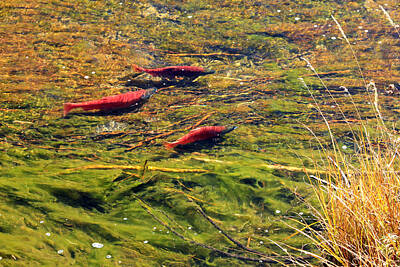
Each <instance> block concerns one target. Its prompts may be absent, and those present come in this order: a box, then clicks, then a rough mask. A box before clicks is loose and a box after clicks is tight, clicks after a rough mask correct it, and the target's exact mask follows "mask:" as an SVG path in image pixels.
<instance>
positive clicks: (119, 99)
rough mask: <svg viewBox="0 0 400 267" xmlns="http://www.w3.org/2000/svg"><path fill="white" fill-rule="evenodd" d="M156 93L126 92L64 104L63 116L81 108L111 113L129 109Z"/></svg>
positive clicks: (153, 90)
mask: <svg viewBox="0 0 400 267" xmlns="http://www.w3.org/2000/svg"><path fill="white" fill-rule="evenodd" d="M156 91H157V89H156V88H152V89H148V90H138V91H134V92H128V93H124V94H120V95H112V96H106V97H103V98H101V99H98V100H92V101H86V102H80V103H65V104H64V116H66V115H67V114H68V113H69V112H70V111H71V110H72V109H76V108H82V109H83V110H94V109H97V110H102V111H112V110H118V109H124V108H129V107H131V106H133V105H135V104H138V103H140V102H142V101H145V100H147V99H149V98H150V96H152V95H153V94H154V93H155V92H156Z"/></svg>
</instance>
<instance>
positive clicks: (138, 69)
mask: <svg viewBox="0 0 400 267" xmlns="http://www.w3.org/2000/svg"><path fill="white" fill-rule="evenodd" d="M132 67H133V68H134V69H135V71H137V72H144V71H145V69H144V68H142V67H139V66H138V65H136V64H132Z"/></svg>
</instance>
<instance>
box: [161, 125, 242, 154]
mask: <svg viewBox="0 0 400 267" xmlns="http://www.w3.org/2000/svg"><path fill="white" fill-rule="evenodd" d="M234 129H236V126H230V127H227V126H204V127H199V128H196V129H194V130H191V131H190V132H189V133H188V134H186V135H184V136H182V137H181V138H179V139H178V140H176V141H175V142H172V143H165V144H164V145H165V147H167V148H169V149H172V148H174V147H176V146H177V145H186V144H190V143H194V142H197V141H202V140H207V139H210V138H215V137H219V136H221V135H223V134H226V133H229V132H230V131H233V130H234Z"/></svg>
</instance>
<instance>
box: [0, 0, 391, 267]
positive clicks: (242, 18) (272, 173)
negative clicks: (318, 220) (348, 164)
mask: <svg viewBox="0 0 400 267" xmlns="http://www.w3.org/2000/svg"><path fill="white" fill-rule="evenodd" d="M120 3H121V4H120ZM387 3H388V5H389V7H392V8H395V7H396V6H395V4H396V2H395V1H387ZM343 5H345V7H346V8H343ZM366 5H367V7H364V6H366ZM0 7H1V8H0V12H1V14H2V18H1V21H0V34H1V36H2V39H1V41H0V51H1V53H2V58H1V59H0V67H1V68H2V69H3V70H4V72H3V73H2V74H1V75H0V93H1V97H2V99H4V101H2V102H1V103H0V121H1V123H0V159H1V160H0V167H1V169H0V199H1V204H0V241H1V243H2V244H4V245H3V246H2V248H1V249H0V256H1V257H2V259H1V261H0V263H1V264H2V265H5V266H26V265H27V264H29V265H30V266H57V265H59V266H68V265H71V266H98V265H100V266H118V265H122V266H160V265H165V266H192V265H201V266H228V265H236V266H238V265H240V266H245V265H246V264H248V265H253V264H252V263H250V262H240V261H238V260H237V259H231V258H223V257H220V256H219V255H218V254H216V253H213V252H210V251H209V250H206V249H203V248H199V247H196V246H192V245H189V244H188V243H187V242H185V241H183V240H181V239H179V238H178V237H177V236H175V235H173V234H172V233H171V232H170V231H169V230H168V229H166V228H165V227H163V226H162V225H160V224H159V223H158V222H156V221H155V220H154V219H153V218H152V217H151V216H150V215H149V214H148V213H147V212H146V211H145V209H144V208H143V207H142V206H141V204H140V201H138V199H141V200H143V201H145V202H146V203H148V204H150V205H151V206H152V208H153V211H154V213H155V214H156V215H157V216H159V217H160V218H162V219H163V220H165V221H167V222H168V224H169V225H171V226H172V227H173V228H174V229H177V231H179V232H180V233H182V234H184V235H185V236H186V237H188V238H191V239H193V240H196V241H198V242H201V243H206V244H210V245H212V246H214V247H216V248H220V249H224V248H231V249H232V248H234V246H233V244H231V243H230V242H229V241H228V240H227V239H226V238H225V237H223V236H222V235H220V234H219V233H218V231H217V230H216V229H215V228H213V227H212V226H211V225H210V224H208V223H207V221H206V220H205V219H204V218H203V217H202V216H201V215H199V213H198V212H197V211H196V205H202V207H203V208H204V209H205V211H206V212H207V214H208V215H209V216H210V217H211V218H213V219H214V220H215V221H217V222H219V225H220V226H221V227H222V228H223V229H224V230H225V231H227V232H228V233H229V234H230V235H231V236H233V237H234V238H235V239H237V240H239V241H240V242H241V243H243V244H247V242H249V243H248V244H249V247H251V248H253V249H257V250H259V251H262V252H264V253H268V254H273V253H278V254H281V255H284V254H285V252H284V251H282V250H281V249H280V248H279V247H277V246H276V245H274V243H273V242H271V241H270V240H273V241H274V242H278V243H281V242H284V243H287V244H289V245H291V246H294V247H297V248H301V247H305V248H307V249H309V250H310V251H314V249H315V248H313V247H312V246H311V245H309V243H310V241H309V240H306V239H305V238H302V237H300V236H298V235H296V236H294V237H292V238H289V239H287V238H288V237H289V236H291V235H292V234H293V233H294V230H293V229H292V228H291V227H289V225H288V224H292V222H291V221H290V220H289V218H296V219H300V218H301V217H302V218H303V219H304V220H305V221H307V222H312V220H313V218H312V217H311V215H310V213H311V212H310V211H309V209H308V208H307V205H306V204H305V203H304V202H302V201H301V199H299V196H301V197H303V198H306V199H307V200H308V201H309V202H314V201H315V200H314V199H313V198H312V196H311V193H312V192H311V191H310V188H309V186H308V184H307V182H306V181H307V178H306V177H305V175H304V173H301V172H296V171H291V170H285V169H280V170H278V169H272V168H270V167H268V166H269V165H274V164H279V165H281V166H288V167H300V168H301V167H303V166H305V167H308V168H313V167H315V166H314V160H319V158H318V157H319V154H318V148H319V147H318V144H317V143H316V141H315V139H314V136H313V135H312V134H311V133H309V131H308V130H307V129H305V126H306V127H309V128H310V129H312V130H313V132H314V134H315V135H316V136H318V137H320V138H321V139H322V140H324V141H329V135H328V132H327V129H326V127H324V125H323V121H322V118H321V117H320V116H319V114H318V111H317V110H316V108H315V103H314V102H313V99H312V98H311V97H310V94H309V92H308V90H307V88H305V87H304V86H303V84H302V83H301V82H299V80H298V78H299V77H303V78H304V80H305V82H306V83H307V85H308V86H309V87H310V88H311V89H312V92H313V94H314V96H315V97H316V99H317V102H318V103H319V105H320V108H321V110H322V111H323V113H324V114H325V116H326V118H327V119H328V120H330V121H338V120H339V121H340V120H343V117H342V116H341V114H339V112H338V110H337V103H339V104H340V106H341V107H342V108H343V110H344V112H345V114H346V115H347V116H349V117H350V118H356V114H355V112H354V106H353V105H352V104H351V102H350V101H349V97H348V96H346V94H343V92H341V91H340V90H339V89H338V88H339V86H341V85H343V86H346V87H347V88H348V89H349V91H350V93H351V94H352V95H353V101H354V102H355V103H356V105H357V107H358V108H359V110H360V112H361V113H362V114H361V115H362V116H363V117H370V118H373V117H372V116H371V115H373V109H371V106H370V105H368V104H367V103H365V102H366V101H365V99H366V93H365V91H363V89H362V87H363V82H362V79H361V77H360V75H359V72H358V70H357V64H356V63H355V62H354V59H353V58H352V55H351V53H350V52H349V48H348V46H347V45H346V43H345V42H344V41H343V40H340V39H339V38H336V39H332V38H331V37H339V32H338V30H337V29H336V28H335V27H334V26H332V25H334V23H333V22H332V21H330V20H329V15H330V14H331V12H332V11H336V12H337V13H335V16H337V19H338V20H340V21H341V22H342V23H343V25H342V26H343V27H344V30H345V32H346V34H348V37H349V38H351V39H352V40H354V41H357V42H359V44H358V45H357V48H358V51H357V52H358V53H359V54H358V55H359V57H360V63H361V65H362V68H363V70H364V72H365V73H366V74H367V77H368V79H374V80H375V81H376V82H377V84H379V85H380V86H381V87H380V88H382V92H380V93H383V88H384V87H385V86H387V85H388V83H392V82H393V81H395V80H396V79H397V80H398V75H399V73H398V69H396V68H392V67H391V65H388V64H387V59H388V57H387V46H388V44H391V43H395V36H393V34H392V33H393V29H391V28H390V27H389V26H388V25H387V23H385V21H384V16H379V15H378V14H377V13H376V12H375V11H374V9H371V7H369V6H368V4H367V3H366V2H365V3H364V2H363V1H359V2H351V3H346V4H338V3H336V2H334V1H324V2H323V3H322V2H321V1H306V2H302V3H298V2H296V1H289V2H285V3H282V2H280V1H269V2H268V3H262V2H259V1H219V2H216V3H215V2H214V1H202V2H201V3H199V2H198V1H186V2H185V3H181V2H179V1H142V2H140V3H136V2H128V1H100V2H99V1H88V0H87V1H86V0H80V1H57V0H54V1H51V2H48V3H31V2H29V3H28V1H13V2H12V3H11V2H10V3H1V4H0ZM358 9H359V10H360V11H359V12H357V10H358ZM278 10H280V11H281V12H278ZM296 17H298V18H300V20H296ZM327 18H328V20H329V21H327V20H326V19H327ZM394 19H395V20H396V19H397V21H398V17H394ZM36 21H37V22H38V23H36ZM366 23H368V24H366ZM329 24H331V26H329ZM314 25H317V27H314ZM359 25H362V26H363V27H367V26H368V27H369V28H368V29H369V30H370V33H369V35H368V36H366V33H365V32H364V33H362V32H361V31H360V30H358V26H359ZM323 35H325V37H324V36H323ZM382 38H384V41H385V42H383V43H382V45H379V43H378V42H377V40H380V39H382ZM371 49H372V50H371ZM393 49H398V48H397V47H393ZM375 51H378V53H376V55H377V56H375V53H374V52H375ZM395 52H397V50H396V51H394V52H393V54H394V53H395ZM176 53H182V54H184V55H182V56H176V55H175V54H176ZM210 53H220V55H214V56H208V55H207V54H210ZM303 53H305V55H304V57H306V58H310V59H312V64H313V66H314V67H315V68H316V69H317V70H318V72H321V73H322V74H323V73H330V74H328V75H327V76H324V75H321V77H322V78H324V82H325V84H326V85H327V86H328V88H329V89H331V90H332V92H333V93H334V94H335V98H336V101H337V103H335V102H334V101H333V100H332V99H331V98H329V96H327V92H326V89H325V88H324V87H323V86H322V85H321V82H320V80H319V79H318V78H317V77H313V76H310V75H312V73H311V72H310V71H309V68H307V66H306V63H305V62H304V61H302V60H300V59H299V54H303ZM185 54H187V56H185ZM190 54H200V56H190ZM389 58H390V57H389ZM371 61H373V62H374V63H373V64H372V63H371ZM132 63H134V64H138V65H144V66H146V67H159V66H160V65H178V64H187V65H199V66H200V65H201V66H205V67H207V68H211V69H213V70H215V71H216V73H215V74H214V75H210V76H206V77H201V78H199V79H197V80H196V81H194V82H190V83H181V84H176V85H175V86H171V87H168V88H166V89H163V90H160V91H159V92H158V93H157V94H156V95H154V96H153V97H152V98H151V99H150V100H149V101H148V102H147V103H146V104H145V105H143V106H142V107H141V108H140V109H139V110H137V111H135V112H133V113H128V114H119V115H113V116H98V115H96V114H91V113H88V114H78V113H73V114H72V113H71V115H70V116H69V117H67V118H62V103H64V102H72V101H74V102H78V101H85V100H88V99H94V98H99V97H102V96H106V95H111V94H117V93H119V92H124V91H127V90H128V89H129V88H127V87H125V86H124V84H125V83H127V80H128V79H139V78H138V77H141V78H140V79H143V80H148V79H152V78H151V77H150V76H143V77H142V76H135V75H134V71H133V69H132V66H131V64H132ZM377 66H379V68H378V67H377ZM345 70H348V71H349V72H343V71H345ZM125 77H130V78H126V79H125ZM325 77H326V79H325ZM131 82H132V81H131ZM156 82H159V81H157V80H154V83H156ZM136 84H138V85H140V84H144V83H139V82H138V83H136ZM360 88H361V89H360ZM335 92H336V93H335ZM381 98H383V99H382V105H383V106H382V112H383V114H384V116H386V117H388V118H389V119H390V121H393V122H395V121H396V118H397V115H398V114H397V111H396V110H398V109H399V107H398V104H396V101H395V98H394V96H385V95H383V94H382V95H381ZM210 112H214V113H213V114H211V116H210V117H209V118H208V119H207V120H206V121H205V122H204V123H203V124H202V125H208V124H210V125H217V124H221V125H225V124H229V125H236V126H238V128H237V129H236V130H235V131H233V132H231V133H229V134H228V135H226V136H225V137H224V138H223V139H222V140H220V141H219V142H217V143H215V144H205V145H199V146H195V147H194V148H193V149H192V150H187V151H181V152H174V151H168V150H166V149H164V148H163V142H165V141H173V140H176V139H177V138H179V137H181V136H182V135H183V134H184V133H186V132H187V131H184V130H183V129H185V128H187V127H190V126H192V125H194V124H195V123H196V122H197V121H199V120H200V119H201V118H202V117H204V116H205V115H207V114H210ZM189 117H193V119H191V120H186V119H187V118H189ZM110 121H114V122H115V123H123V124H124V128H123V129H118V128H115V129H114V130H115V131H112V132H111V134H110V135H105V132H102V131H100V132H99V130H98V129H103V128H102V127H104V125H109V124H110ZM354 128H357V126H355V127H354ZM118 131H120V132H123V133H126V134H117V132H118ZM168 131H176V132H174V133H172V134H171V135H169V136H167V137H165V138H162V139H155V140H154V141H150V142H147V143H145V144H144V145H143V146H140V147H138V148H136V149H134V150H132V151H126V149H127V148H129V147H130V146H132V145H135V144H138V143H139V142H140V141H143V140H145V139H146V138H149V137H152V136H154V135H157V134H160V133H165V132H168ZM333 131H334V133H335V136H336V138H337V139H338V141H339V142H340V143H343V144H347V140H348V136H349V133H351V131H349V129H348V126H344V125H343V124H340V123H338V125H336V124H335V125H334V127H333ZM114 133H115V135H113V134H114ZM349 147H350V145H349ZM347 153H351V151H349V152H347ZM146 160H148V164H149V165H150V166H157V167H168V168H187V169H190V168H201V169H206V170H208V171H209V172H208V173H204V174H185V173H178V174H177V173H175V174H174V173H161V172H156V171H146V172H144V175H143V177H142V178H143V179H140V178H138V177H135V176H132V173H133V174H136V175H140V172H138V173H136V172H133V171H132V172H131V171H126V170H85V169H81V170H79V167H84V166H87V165H96V164H97V165H104V164H109V165H130V164H132V165H133V164H135V165H136V164H140V165H142V164H144V162H145V161H146ZM71 169H74V171H70V170H71ZM117 177H122V178H127V179H126V180H124V181H122V182H119V183H112V181H113V180H114V179H115V178H117ZM189 200H191V201H189ZM193 200H195V202H196V203H194V202H193ZM299 214H303V215H302V216H300V215H299ZM46 233H50V236H48V235H46ZM260 241H262V242H263V243H260ZM94 242H99V243H102V244H104V247H103V248H101V249H97V248H94V247H92V243H94ZM59 250H63V252H62V253H58V251H59ZM291 252H293V253H294V251H291ZM107 255H111V258H109V259H108V258H106V256H107Z"/></svg>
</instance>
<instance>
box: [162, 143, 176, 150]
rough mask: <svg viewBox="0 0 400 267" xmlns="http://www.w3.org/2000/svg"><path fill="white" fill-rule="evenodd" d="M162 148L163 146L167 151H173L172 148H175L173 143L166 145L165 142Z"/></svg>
mask: <svg viewBox="0 0 400 267" xmlns="http://www.w3.org/2000/svg"><path fill="white" fill-rule="evenodd" d="M164 146H165V147H166V148H167V149H173V148H174V147H176V144H175V143H167V142H165V143H164Z"/></svg>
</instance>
